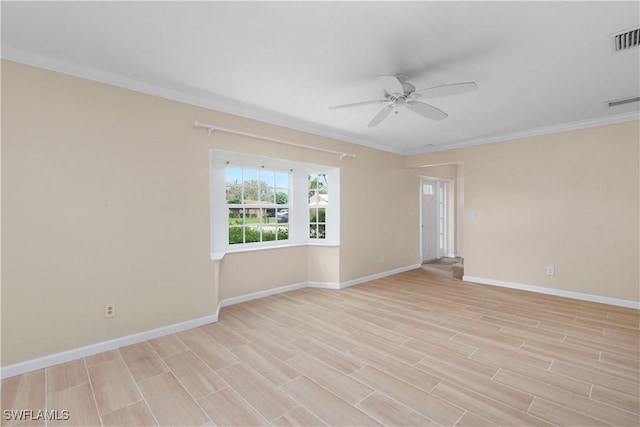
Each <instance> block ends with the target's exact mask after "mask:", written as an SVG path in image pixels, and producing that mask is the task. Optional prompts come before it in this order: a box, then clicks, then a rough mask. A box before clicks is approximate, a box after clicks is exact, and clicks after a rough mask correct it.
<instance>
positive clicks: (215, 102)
mask: <svg viewBox="0 0 640 427" xmlns="http://www.w3.org/2000/svg"><path fill="white" fill-rule="evenodd" d="M0 57H1V58H2V59H7V60H10V61H14V62H19V63H21V64H25V65H30V66H33V67H37V68H42V69H46V70H50V71H55V72H59V73H63V74H67V75H71V76H75V77H79V78H82V79H86V80H91V81H95V82H98V83H104V84H108V85H112V86H116V87H120V88H123V89H128V90H132V91H135V92H140V93H144V94H147V95H152V96H157V97H160V98H164V99H168V100H171V101H177V102H181V103H184V104H188V105H193V106H196V107H201V108H206V109H208V110H214V111H219V112H222V113H227V114H233V115H236V116H240V117H245V118H248V119H253V120H258V121H261V122H265V123H269V124H272V125H276V126H282V127H285V128H288V129H292V130H297V131H300V132H305V133H309V134H312V135H316V136H321V137H325V138H331V139H335V140H338V141H343V142H348V143H351V144H355V145H360V146H363V147H367V148H370V149H374V150H379V151H385V152H389V153H393V154H398V155H401V156H411V155H416V154H427V153H433V152H437V151H446V150H452V149H456V148H464V147H471V146H475V145H483V144H491V143H494V142H503V141H509V140H516V139H521V138H527V137H532V136H540V135H547V134H552V133H558V132H566V131H571V130H577V129H584V128H589V127H595V126H603V125H608V124H614V123H622V122H627V121H633V120H640V112H638V111H634V112H629V113H623V114H617V115H612V116H604V117H596V118H592V119H588V120H580V121H575V122H570V123H562V124H557V125H551V126H544V127H539V128H534V129H528V130H524V131H520V132H514V133H508V134H501V135H494V136H489V137H485V138H477V139H475V138H474V139H468V140H464V141H457V142H452V143H448V144H442V145H434V146H431V147H428V148H426V147H423V148H420V149H415V150H402V149H398V148H394V147H391V146H388V145H382V144H376V143H373V142H370V141H367V140H364V139H362V138H359V137H357V136H355V135H353V134H350V133H346V132H341V131H338V130H336V129H333V128H330V127H327V126H323V125H319V124H317V123H313V122H309V121H306V120H301V119H297V118H295V117H291V116H288V115H285V114H280V113H276V112H274V111H271V110H268V109H265V108H261V107H257V106H255V105H251V104H247V103H243V102H240V101H236V100H233V99H231V98H227V97H224V96H221V95H216V94H212V93H210V94H207V95H197V94H194V93H190V92H188V91H185V90H177V89H168V88H165V87H161V86H157V85H153V84H149V83H145V82H142V81H139V80H135V79H131V78H128V77H124V76H121V75H118V74H114V73H108V72H105V71H101V70H98V69H95V68H91V67H86V66H83V65H78V64H74V63H71V62H68V61H61V60H59V59H55V58H52V57H49V56H45V55H40V54H36V53H33V52H29V51H25V50H23V49H16V48H14V47H12V46H7V45H5V46H3V47H2V51H1V52H0Z"/></svg>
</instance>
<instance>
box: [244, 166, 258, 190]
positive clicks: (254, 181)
mask: <svg viewBox="0 0 640 427" xmlns="http://www.w3.org/2000/svg"><path fill="white" fill-rule="evenodd" d="M243 172H244V181H243V182H244V185H250V186H252V187H257V186H258V171H257V170H256V169H245V170H244V171H243Z"/></svg>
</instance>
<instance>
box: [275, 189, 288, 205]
mask: <svg viewBox="0 0 640 427" xmlns="http://www.w3.org/2000/svg"><path fill="white" fill-rule="evenodd" d="M287 203H289V190H287V189H284V188H278V190H277V191H276V204H278V205H286V204H287Z"/></svg>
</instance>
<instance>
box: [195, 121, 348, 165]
mask: <svg viewBox="0 0 640 427" xmlns="http://www.w3.org/2000/svg"><path fill="white" fill-rule="evenodd" d="M193 125H194V126H195V127H200V128H205V129H207V134H208V135H209V136H211V134H212V133H213V131H214V130H216V129H217V130H219V131H221V132H227V133H233V134H235V135H241V136H248V137H250V138H257V139H263V140H265V141H271V142H277V143H279V144H286V145H291V146H293V147H299V148H307V149H309V150H316V151H322V152H324V153H331V154H338V155H339V156H340V160H342V159H344V158H345V157H352V158H354V159H355V158H356V155H355V154H350V153H343V152H342V151H335V150H328V149H326V148H318V147H311V146H309V145H302V144H298V143H296V142H291V141H283V140H281V139H276V138H269V137H266V136H260V135H255V134H253V133H248V132H240V131H237V130H233V129H227V128H221V127H218V128H216V127H215V126H214V125H209V124H206V123H200V122H199V121H195V122H193Z"/></svg>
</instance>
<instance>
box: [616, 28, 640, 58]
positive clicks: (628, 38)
mask: <svg viewBox="0 0 640 427" xmlns="http://www.w3.org/2000/svg"><path fill="white" fill-rule="evenodd" d="M636 46H640V28H635V29H633V30H628V31H625V32H623V33H618V34H615V35H614V36H613V47H614V49H615V50H616V52H618V51H621V50H627V49H631V48H632V47H636Z"/></svg>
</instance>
